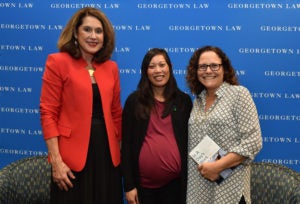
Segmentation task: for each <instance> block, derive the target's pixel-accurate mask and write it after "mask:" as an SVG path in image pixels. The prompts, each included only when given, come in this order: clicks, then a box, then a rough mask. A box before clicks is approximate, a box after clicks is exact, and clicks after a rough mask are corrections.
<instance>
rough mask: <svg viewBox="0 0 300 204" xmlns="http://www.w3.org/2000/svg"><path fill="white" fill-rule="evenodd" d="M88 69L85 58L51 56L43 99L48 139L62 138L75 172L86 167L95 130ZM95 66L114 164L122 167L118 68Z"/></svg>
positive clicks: (64, 155)
mask: <svg viewBox="0 0 300 204" xmlns="http://www.w3.org/2000/svg"><path fill="white" fill-rule="evenodd" d="M86 66H87V63H86V61H85V60H83V59H82V58H81V59H74V58H72V57H71V56H70V55H69V54H67V53H55V54H50V55H49V56H48V59H47V61H46V68H45V72H44V75H43V83H42V90H41V97H40V114H41V124H42V130H43V134H44V139H45V140H47V139H49V138H52V137H57V136H58V144H59V150H60V154H61V156H62V159H63V161H64V162H65V163H66V164H67V165H68V166H69V167H70V168H71V169H72V170H75V171H80V170H82V169H83V167H84V165H85V162H86V157H87V151H88V145H89V138H90V129H91V118H92V103H93V101H92V100H93V91H92V85H91V79H90V76H89V73H88V71H87V70H86V69H85V67H86ZM93 66H94V68H95V72H94V76H95V79H96V81H97V84H98V87H99V91H100V94H101V100H102V108H103V113H104V120H105V124H106V130H107V134H108V141H109V148H110V153H111V157H112V162H113V164H114V166H118V165H119V164H120V141H121V122H122V107H121V101H120V79H119V72H118V66H117V64H116V63H115V62H114V61H111V60H108V61H106V62H104V63H101V64H96V63H94V64H93Z"/></svg>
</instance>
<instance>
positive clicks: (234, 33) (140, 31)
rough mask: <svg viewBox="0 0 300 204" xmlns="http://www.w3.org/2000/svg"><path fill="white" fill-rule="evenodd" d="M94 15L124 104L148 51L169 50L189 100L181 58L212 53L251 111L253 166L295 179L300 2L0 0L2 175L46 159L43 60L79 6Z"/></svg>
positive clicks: (299, 152)
mask: <svg viewBox="0 0 300 204" xmlns="http://www.w3.org/2000/svg"><path fill="white" fill-rule="evenodd" d="M85 6H92V7H96V8H99V9H101V10H102V11H104V12H105V13H106V15H107V16H108V17H109V19H110V20H111V21H112V23H113V26H114V28H115V31H116V49H115V52H114V55H113V60H115V61H117V63H118V65H119V69H120V76H121V88H122V103H123V104H124V101H125V99H126V97H127V96H128V94H129V93H131V92H132V91H133V90H134V89H135V88H136V85H137V82H138V80H139V78H140V71H139V70H140V64H141V61H142V58H143V56H144V54H145V53H146V51H147V50H148V49H149V48H151V47H161V48H164V49H166V50H167V51H168V53H169V54H170V57H171V60H172V62H173V66H174V73H175V76H176V78H177V81H178V84H179V86H180V87H181V89H183V90H184V91H187V92H188V89H187V86H186V82H185V74H186V66H187V64H188V60H189V58H190V56H191V55H192V53H193V52H194V51H195V49H197V48H198V47H201V46H203V45H207V44H210V45H216V46H219V47H221V48H222V49H223V50H224V51H225V52H226V53H227V54H228V56H229V58H230V59H231V60H232V63H233V65H234V67H235V69H236V70H237V73H238V75H239V79H240V82H241V83H242V84H243V85H244V86H246V87H248V89H249V90H250V92H251V93H252V96H253V99H254V101H255V103H256V105H257V109H258V113H259V118H260V123H261V128H262V135H263V149H262V151H261V152H260V154H259V155H258V156H257V158H256V160H257V161H265V162H271V163H279V164H283V165H286V166H289V167H290V168H292V169H294V170H296V171H300V160H299V156H300V148H299V144H300V125H299V121H300V108H299V105H300V103H299V102H300V85H299V82H300V60H299V56H300V20H299V16H300V1H292V0H291V1H283V0H281V1H280V0H273V1H269V0H265V1H254V0H251V1H244V0H235V1H230V0H229V1H216V0H206V1H205V0H204V1H196V0H195V1H190V0H182V1H178V0H169V1H163V0H160V1H152V0H139V1H134V0H131V1H122V0H111V1H110V0H108V1H79V0H77V1H76V0H74V1H67V0H64V1H63V0H61V1H55V0H53V1H50V0H44V1H40V0H31V1H24V0H19V1H4V2H0V12H1V17H0V36H1V38H0V120H1V121H0V168H2V167H3V166H5V165H7V164H8V163H10V162H12V161H14V160H17V159H20V158H23V157H29V156H33V155H45V154H47V151H46V146H45V143H44V140H43V135H42V131H41V126H40V119H39V95H40V87H41V76H42V73H43V71H44V64H45V60H46V57H47V55H48V54H49V53H52V52H57V48H56V42H57V39H58V37H59V35H60V33H61V31H62V29H63V27H64V25H65V24H66V22H67V21H68V20H69V18H70V17H71V15H72V14H73V13H74V12H75V11H76V10H77V9H79V8H82V7H85Z"/></svg>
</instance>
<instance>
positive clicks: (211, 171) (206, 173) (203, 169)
mask: <svg viewBox="0 0 300 204" xmlns="http://www.w3.org/2000/svg"><path fill="white" fill-rule="evenodd" d="M198 171H199V172H200V174H201V175H202V176H203V178H205V179H207V180H209V181H216V180H217V179H218V178H219V176H220V172H221V170H220V169H218V167H217V165H216V163H215V162H205V163H203V164H200V165H199V166H198Z"/></svg>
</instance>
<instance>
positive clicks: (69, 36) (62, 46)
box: [57, 7, 115, 62]
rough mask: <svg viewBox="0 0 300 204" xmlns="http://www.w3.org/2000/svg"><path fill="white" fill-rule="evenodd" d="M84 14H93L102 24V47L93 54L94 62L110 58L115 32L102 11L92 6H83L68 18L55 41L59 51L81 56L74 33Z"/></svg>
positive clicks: (76, 56) (77, 56) (75, 56)
mask: <svg viewBox="0 0 300 204" xmlns="http://www.w3.org/2000/svg"><path fill="white" fill-rule="evenodd" d="M86 16H93V17H95V18H97V19H98V20H99V21H100V22H101V23H102V26H103V32H104V42H103V47H102V48H101V49H100V50H99V51H98V52H97V53H96V54H95V55H94V59H93V60H94V61H95V62H104V61H106V60H108V59H110V58H111V56H112V53H113V51H114V48H115V33H114V29H113V27H112V25H111V23H110V21H109V20H108V18H107V17H106V16H105V14H104V13H103V12H101V11H100V10H98V9H95V8H92V7H85V8H82V9H80V10H78V11H77V12H76V13H75V14H74V15H73V16H72V17H71V19H70V20H69V22H68V23H67V25H66V27H65V28H64V30H63V31H62V33H61V35H60V38H59V40H58V43H57V47H58V49H59V51H60V52H67V53H69V54H70V55H71V56H72V57H74V58H76V59H78V58H80V57H81V56H82V53H81V51H80V49H79V47H78V46H77V45H76V43H75V41H76V39H75V33H76V32H77V30H78V28H79V26H80V25H82V23H83V19H84V18H85V17H86Z"/></svg>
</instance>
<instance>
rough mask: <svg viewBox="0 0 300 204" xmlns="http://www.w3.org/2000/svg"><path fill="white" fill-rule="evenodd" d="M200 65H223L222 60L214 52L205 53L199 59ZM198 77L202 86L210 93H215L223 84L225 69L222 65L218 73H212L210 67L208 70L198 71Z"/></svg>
mask: <svg viewBox="0 0 300 204" xmlns="http://www.w3.org/2000/svg"><path fill="white" fill-rule="evenodd" d="M199 64H206V65H210V64H222V60H221V58H220V57H219V56H218V55H217V54H216V53H215V52H213V51H206V52H203V53H202V54H201V56H200V58H199V61H198V65H199ZM197 77H198V80H199V81H200V83H201V84H203V85H204V86H205V88H206V90H207V92H208V93H215V92H216V90H217V89H218V88H219V87H220V86H221V84H222V83H223V77H224V69H223V66H222V65H221V66H220V68H219V69H218V70H217V71H212V70H211V68H210V67H207V69H206V70H201V69H198V70H197Z"/></svg>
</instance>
